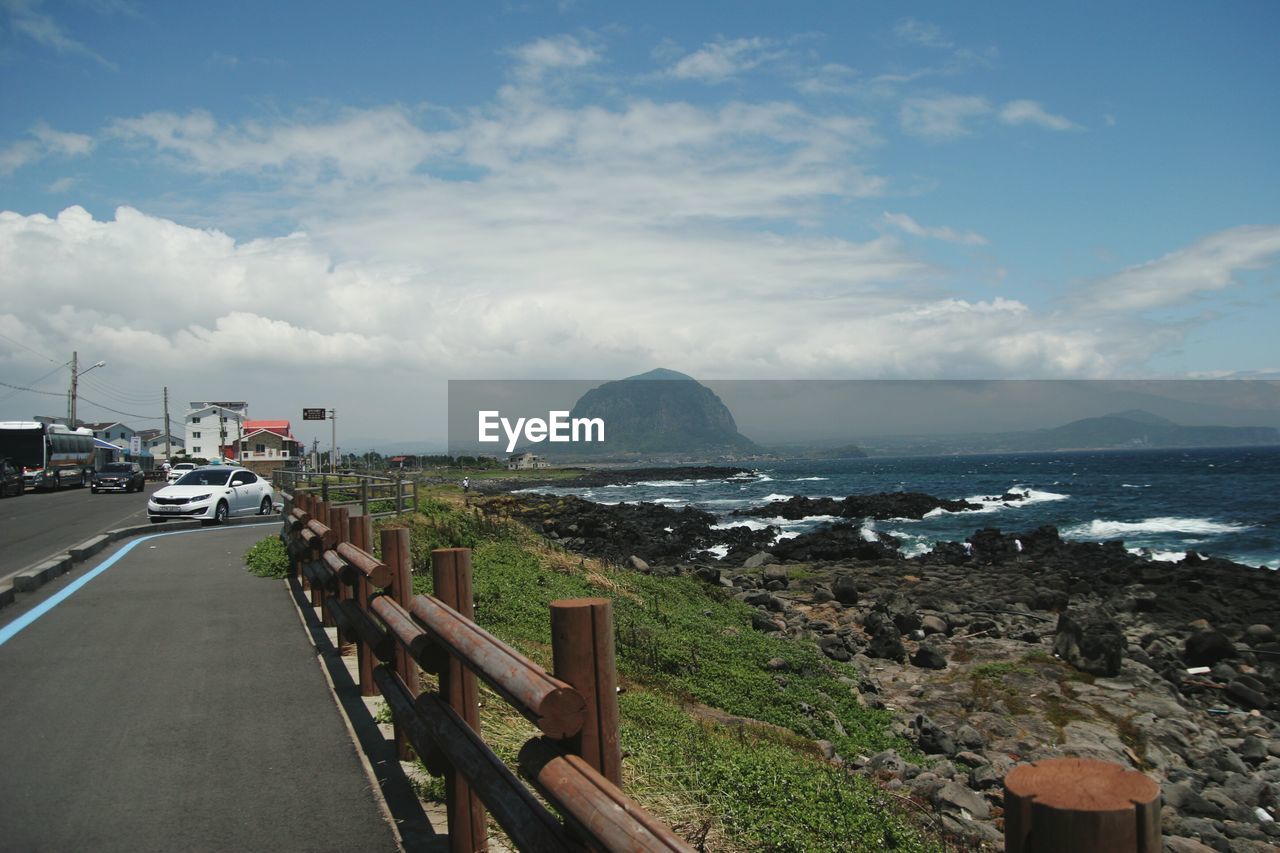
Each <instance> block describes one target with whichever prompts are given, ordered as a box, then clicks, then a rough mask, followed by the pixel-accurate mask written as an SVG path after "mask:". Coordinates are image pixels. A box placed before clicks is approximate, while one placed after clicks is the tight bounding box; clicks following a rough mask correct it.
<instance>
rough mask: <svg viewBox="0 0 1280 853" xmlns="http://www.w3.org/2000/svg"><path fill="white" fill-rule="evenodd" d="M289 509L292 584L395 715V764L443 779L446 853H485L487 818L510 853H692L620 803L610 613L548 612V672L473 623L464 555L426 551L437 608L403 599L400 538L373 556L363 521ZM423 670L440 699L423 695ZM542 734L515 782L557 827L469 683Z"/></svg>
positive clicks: (467, 554)
mask: <svg viewBox="0 0 1280 853" xmlns="http://www.w3.org/2000/svg"><path fill="white" fill-rule="evenodd" d="M292 504H293V505H292V506H286V511H285V522H284V530H283V531H282V536H283V538H284V540H285V542H286V544H287V546H288V548H289V557H290V560H291V562H292V573H293V576H294V578H295V580H297V581H299V582H300V581H302V580H304V579H305V581H306V582H307V584H308V585H309V586H310V589H311V596H312V604H313V606H315V607H317V608H319V610H320V612H321V614H322V616H323V619H324V621H325V624H326V625H331V626H336V627H337V629H338V636H339V642H340V643H350V642H354V643H356V644H357V645H358V647H359V649H358V661H359V673H360V689H361V693H362V695H366V696H369V695H377V693H381V694H382V695H383V697H384V698H385V699H386V700H387V704H388V706H389V707H390V708H391V712H392V717H393V720H394V721H395V726H396V738H397V741H398V742H399V744H400V750H401V757H402V758H408V757H410V756H411V755H412V753H411V752H410V747H412V750H413V751H414V752H416V753H417V755H418V756H419V757H420V758H421V759H422V761H423V764H424V765H425V766H426V767H427V770H428V771H429V772H431V773H433V774H435V775H437V776H440V775H443V776H444V777H445V782H446V784H445V788H446V809H447V813H448V821H449V840H450V848H451V849H452V850H454V851H460V852H461V851H481V850H487V849H488V833H487V831H486V829H485V810H486V809H487V810H488V812H489V813H490V814H492V815H493V817H494V819H495V820H497V822H498V824H499V825H501V826H502V828H503V829H504V830H505V831H506V832H507V834H508V836H510V838H511V840H512V841H513V842H514V843H515V845H516V846H517V847H518V848H519V849H520V850H535V851H563V850H579V849H584V848H585V849H592V850H606V851H624V850H625V851H688V852H689V853H691V851H692V848H691V847H689V846H688V845H687V844H686V843H685V842H684V841H683V840H681V839H680V838H679V836H677V835H676V834H675V833H674V832H672V830H671V829H670V828H669V827H667V826H665V825H664V824H662V823H661V822H660V821H658V820H657V819H655V818H654V817H653V816H651V815H649V814H648V813H647V812H646V811H645V810H644V809H643V808H641V807H640V806H639V805H638V804H637V803H636V802H635V801H633V800H631V799H630V798H629V797H627V795H626V794H624V793H623V792H622V789H621V782H622V773H621V765H622V756H621V750H620V748H619V745H618V710H617V690H616V672H615V667H614V648H613V643H614V639H613V638H614V633H613V625H612V610H611V607H612V603H611V602H610V601H609V600H608V599H601V598H589V599H572V600H565V601H556V602H552V604H551V622H552V649H553V659H554V670H555V671H554V673H548V672H547V671H546V670H544V669H543V668H542V667H540V666H538V665H537V664H535V663H534V662H532V661H530V660H529V659H528V658H526V657H524V656H523V655H521V654H520V653H519V652H517V651H516V650H514V649H512V648H511V647H509V646H507V645H506V644H504V643H503V642H502V641H500V640H498V639H497V638H495V637H494V636H493V635H491V634H489V633H488V632H487V631H485V630H484V629H483V628H481V627H480V626H478V625H476V624H475V622H474V621H472V606H473V604H472V593H471V551H470V550H469V549H465V548H446V549H440V550H436V551H433V552H432V554H431V557H432V579H433V582H434V584H433V590H434V593H435V594H434V595H417V596H415V595H413V587H412V575H411V562H410V552H409V531H408V530H406V529H404V528H398V529H392V530H383V531H382V532H381V541H380V544H381V548H382V554H383V559H382V560H378V559H377V558H375V557H374V556H373V555H372V554H371V553H370V544H371V540H372V536H373V525H372V519H371V518H370V517H369V515H368V514H363V515H359V516H353V515H352V514H351V512H350V509H349V508H348V507H340V506H333V505H330V504H328V503H326V502H324V501H322V500H320V499H319V498H318V497H316V496H315V495H313V494H310V493H308V492H298V493H295V495H294V499H293V501H292ZM419 670H422V671H426V672H430V673H434V674H435V675H436V676H437V679H438V684H439V689H438V690H437V691H433V692H422V691H421V678H420V675H419ZM477 678H479V679H481V680H483V681H484V682H485V683H486V684H487V685H489V687H491V688H492V689H493V690H494V691H495V692H496V693H497V694H498V695H499V696H501V697H502V698H503V699H504V700H505V701H506V702H507V703H508V704H510V705H511V707H513V708H514V709H516V710H517V711H519V713H521V714H522V715H523V716H524V717H525V718H526V719H528V720H530V721H531V722H533V723H534V725H536V726H537V727H538V728H539V730H540V731H541V732H542V735H541V736H540V737H535V738H533V739H531V740H530V741H528V742H527V743H526V744H525V745H524V748H523V749H522V750H521V752H520V759H519V770H520V772H521V773H522V774H523V775H524V776H525V778H527V779H528V780H529V782H530V783H531V784H532V785H533V786H534V787H535V788H536V789H537V790H538V792H539V793H541V794H542V796H543V797H544V798H545V799H546V800H547V801H548V802H550V803H551V804H552V805H554V806H555V807H556V809H558V810H559V811H560V813H561V814H563V815H564V822H563V823H562V822H561V821H560V819H559V818H557V817H556V816H555V815H554V814H552V813H551V812H550V811H548V810H547V808H546V807H544V806H543V805H542V804H541V803H540V802H539V801H538V799H537V798H536V797H535V796H534V795H533V793H532V791H530V789H529V788H528V787H527V786H526V785H525V784H524V783H523V782H521V781H520V779H519V778H517V776H516V775H515V773H513V772H512V771H511V770H510V769H508V768H507V767H506V765H505V764H503V763H502V761H501V760H500V759H499V758H498V757H497V756H496V755H495V754H494V753H493V751H492V750H491V749H490V748H489V747H488V746H487V745H486V744H485V743H484V741H483V740H482V739H481V737H480V734H479V729H480V723H479V703H478V693H477V683H476V679H477Z"/></svg>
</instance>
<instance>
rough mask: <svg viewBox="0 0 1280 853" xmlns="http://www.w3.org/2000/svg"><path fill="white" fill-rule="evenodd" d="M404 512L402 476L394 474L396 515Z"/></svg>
mask: <svg viewBox="0 0 1280 853" xmlns="http://www.w3.org/2000/svg"><path fill="white" fill-rule="evenodd" d="M402 512H404V474H396V515H400V514H401V513H402Z"/></svg>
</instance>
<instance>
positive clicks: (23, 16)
mask: <svg viewBox="0 0 1280 853" xmlns="http://www.w3.org/2000/svg"><path fill="white" fill-rule="evenodd" d="M42 5H43V2H42V0H3V2H2V3H0V6H3V8H4V10H5V11H7V12H8V13H9V28H10V29H11V30H12V31H13V32H14V33H15V34H17V35H21V36H26V37H27V38H29V39H31V40H32V41H34V42H36V43H37V44H40V45H43V46H45V47H47V48H50V49H52V50H53V51H54V52H56V53H61V54H70V55H73V56H84V57H87V58H89V59H92V60H93V61H94V62H97V63H98V64H99V65H101V66H103V67H104V68H109V69H111V70H112V71H115V70H116V69H117V66H116V64H115V63H114V62H111V61H110V60H108V59H107V58H106V57H104V56H102V55H101V54H99V53H98V52H97V51H95V50H93V49H92V48H90V47H88V46H87V45H85V44H84V43H83V42H80V41H77V40H76V39H74V38H72V37H71V36H69V35H67V34H66V32H65V31H64V30H63V28H62V25H61V24H59V23H58V22H57V21H56V20H54V18H53V16H52V15H48V14H45V13H43V12H41V11H40V7H41V6H42ZM100 11H106V10H100Z"/></svg>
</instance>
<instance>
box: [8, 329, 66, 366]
mask: <svg viewBox="0 0 1280 853" xmlns="http://www.w3.org/2000/svg"><path fill="white" fill-rule="evenodd" d="M0 338H4V339H5V340H6V341H8V342H9V343H11V344H17V345H18V346H20V347H22V348H23V349H24V350H26V351H27V352H33V353H35V354H36V355H38V356H40V357H41V358H43V359H44V360H45V361H48V362H49V363H50V364H58V360H57V359H56V358H50V357H49V356H47V355H45V354H44V353H42V352H40V350H37V349H32V348H31V347H29V346H27V345H26V344H24V343H23V342H22V341H15V340H14V339H13V338H11V337H9V336H8V335H0ZM58 366H59V367H62V366H63V365H58Z"/></svg>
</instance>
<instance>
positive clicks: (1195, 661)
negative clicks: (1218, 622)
mask: <svg viewBox="0 0 1280 853" xmlns="http://www.w3.org/2000/svg"><path fill="white" fill-rule="evenodd" d="M1235 656H1236V647H1235V646H1234V645H1233V644H1232V642H1231V640H1230V639H1228V638H1227V635H1226V634H1224V633H1222V632H1221V631H1214V630H1212V629H1203V630H1200V631H1197V632H1196V633H1194V634H1192V635H1191V636H1190V637H1188V638H1187V644H1186V646H1185V648H1184V651H1183V653H1182V659H1183V660H1184V661H1186V662H1187V666H1213V665H1214V664H1215V663H1217V662H1218V661H1220V660H1222V659H1224V658H1233V657H1235Z"/></svg>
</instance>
